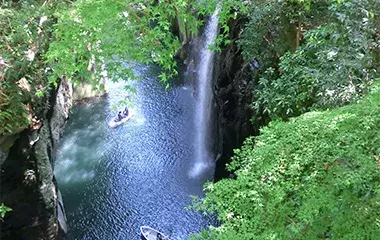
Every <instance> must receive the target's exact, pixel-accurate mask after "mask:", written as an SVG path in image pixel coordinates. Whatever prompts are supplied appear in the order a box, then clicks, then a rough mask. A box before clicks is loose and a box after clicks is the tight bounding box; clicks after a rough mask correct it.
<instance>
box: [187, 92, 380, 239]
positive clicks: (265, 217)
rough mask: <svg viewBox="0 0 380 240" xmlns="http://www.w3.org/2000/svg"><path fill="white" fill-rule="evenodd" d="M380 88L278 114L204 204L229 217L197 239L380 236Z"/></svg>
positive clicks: (237, 153) (201, 203) (250, 140)
mask: <svg viewBox="0 0 380 240" xmlns="http://www.w3.org/2000/svg"><path fill="white" fill-rule="evenodd" d="M379 127H380V91H379V88H377V89H376V91H373V92H372V93H371V94H370V95H369V96H368V97H366V98H364V99H362V100H360V101H359V103H357V104H353V105H349V106H345V107H342V108H339V109H335V110H330V111H325V112H310V113H307V114H304V115H301V116H300V117H297V118H292V119H290V122H280V121H274V122H271V123H270V124H269V126H268V127H265V128H263V129H262V131H261V135H260V136H258V137H256V138H252V137H251V138H248V139H247V140H246V141H245V143H244V145H243V147H242V148H241V149H238V150H235V156H234V157H233V161H232V163H231V164H230V165H229V167H228V168H229V170H231V171H235V174H236V175H237V179H236V180H232V179H225V180H222V181H219V182H217V183H215V184H208V185H207V186H206V187H205V190H206V191H207V193H206V197H205V198H204V199H202V200H199V202H198V203H197V204H196V206H197V209H199V210H201V211H205V212H211V213H217V214H218V220H219V221H220V223H221V225H220V226H219V227H216V228H210V229H209V233H208V234H205V233H202V234H201V235H198V236H196V237H195V238H194V239H223V240H227V239H230V240H232V239H242V240H244V239H247V240H248V239H250V240H254V239H260V240H263V239H323V238H329V239H347V240H348V239H358V240H359V239H377V238H378V236H379V234H380V227H379V221H380V218H379V216H380V178H379V171H380V148H379V146H380V129H379Z"/></svg>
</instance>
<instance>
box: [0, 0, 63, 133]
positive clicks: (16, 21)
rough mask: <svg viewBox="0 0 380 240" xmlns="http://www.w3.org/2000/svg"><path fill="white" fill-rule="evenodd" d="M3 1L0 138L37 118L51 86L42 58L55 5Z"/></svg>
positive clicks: (52, 3) (0, 46)
mask: <svg viewBox="0 0 380 240" xmlns="http://www.w3.org/2000/svg"><path fill="white" fill-rule="evenodd" d="M44 2H45V1H37V0H36V1H18V2H17V3H13V2H6V1H3V2H2V4H1V7H0V70H1V73H0V109H1V111H0V135H3V134H5V133H10V132H14V131H17V130H19V129H23V128H25V127H26V126H27V125H29V124H30V123H31V120H32V117H33V116H37V117H40V115H41V111H42V110H43V106H44V104H45V101H44V99H45V98H43V97H44V96H46V95H47V93H48V92H49V87H50V85H51V84H52V83H55V81H53V82H49V81H48V78H47V75H48V74H49V68H48V66H47V65H46V64H45V59H44V57H43V55H44V53H45V52H46V50H47V48H48V45H49V43H50V41H51V34H52V25H53V23H54V18H53V14H54V10H55V8H56V3H55V2H54V1H49V2H45V3H44Z"/></svg>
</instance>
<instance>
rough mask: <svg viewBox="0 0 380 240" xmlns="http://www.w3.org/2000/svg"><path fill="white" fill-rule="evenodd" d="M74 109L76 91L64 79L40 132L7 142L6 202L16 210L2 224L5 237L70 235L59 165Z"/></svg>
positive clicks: (3, 152) (1, 155) (0, 145)
mask: <svg viewBox="0 0 380 240" xmlns="http://www.w3.org/2000/svg"><path fill="white" fill-rule="evenodd" d="M71 105H72V89H71V87H70V85H69V83H68V82H67V81H66V80H65V79H63V80H62V81H61V83H60V85H59V87H58V89H56V90H55V91H54V92H53V93H52V94H51V95H50V99H49V106H50V107H49V109H47V110H46V112H45V114H44V115H45V117H44V119H43V121H42V122H41V123H42V124H41V125H40V126H39V127H38V128H33V129H32V128H29V129H25V130H23V131H22V132H20V133H18V134H15V135H13V136H8V137H7V138H3V139H2V140H1V142H0V160H1V161H0V163H1V202H4V203H5V205H7V206H8V207H11V208H12V209H13V210H12V211H11V212H8V213H7V214H6V216H5V218H4V221H3V222H0V223H1V235H0V237H1V239H4V240H5V239H28V240H34V239H44V240H50V239H51V240H53V239H54V240H55V239H59V236H60V234H62V233H63V232H65V231H67V226H66V221H65V215H64V209H63V203H62V199H61V198H60V193H59V190H58V187H57V184H56V181H55V178H54V174H53V166H54V162H53V161H54V153H55V151H56V149H57V146H58V142H59V139H60V137H61V135H62V133H63V128H64V125H65V121H66V120H67V118H68V116H69V109H70V107H71Z"/></svg>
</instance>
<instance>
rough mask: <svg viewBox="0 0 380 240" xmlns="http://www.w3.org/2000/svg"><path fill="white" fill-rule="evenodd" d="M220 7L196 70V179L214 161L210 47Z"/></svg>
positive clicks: (193, 173)
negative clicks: (211, 142)
mask: <svg viewBox="0 0 380 240" xmlns="http://www.w3.org/2000/svg"><path fill="white" fill-rule="evenodd" d="M219 10H220V6H219V5H218V7H217V8H216V10H215V12H214V13H213V15H212V16H211V17H210V19H209V21H208V24H207V26H206V28H205V32H204V37H203V46H202V49H201V51H200V54H199V65H198V66H197V68H196V71H197V73H198V74H197V76H198V79H197V80H196V85H197V87H196V89H197V90H198V92H197V106H196V112H195V121H196V122H195V124H196V131H197V132H196V140H195V158H196V159H195V164H194V166H193V168H192V169H191V170H190V177H196V176H198V175H199V174H200V173H201V172H203V171H204V170H205V169H207V168H209V167H210V166H212V165H213V164H214V163H213V160H212V156H211V153H210V149H211V144H210V135H211V134H210V123H211V112H212V109H211V105H212V99H213V93H212V73H213V62H214V55H215V52H214V51H211V50H209V46H210V45H212V44H214V43H215V40H216V37H217V34H218V13H219Z"/></svg>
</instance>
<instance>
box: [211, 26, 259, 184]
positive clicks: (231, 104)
mask: <svg viewBox="0 0 380 240" xmlns="http://www.w3.org/2000/svg"><path fill="white" fill-rule="evenodd" d="M241 27H242V24H241V22H239V21H238V20H235V21H232V22H231V23H230V29H231V33H230V34H231V39H237V37H238V35H239V33H240V31H241ZM215 70H216V71H215V78H216V83H215V90H214V92H215V99H216V103H217V105H218V106H217V109H218V119H217V122H216V123H215V125H218V126H219V128H218V129H219V131H218V134H217V136H216V138H217V139H218V143H219V144H218V145H219V146H218V149H219V154H218V157H217V163H216V170H215V180H216V181H217V180H219V179H221V178H224V177H229V173H228V172H227V171H226V169H225V166H226V163H228V162H229V161H230V158H231V156H232V155H233V149H235V148H238V147H240V146H241V144H242V143H243V141H244V139H245V138H246V137H248V136H250V135H252V134H254V133H255V128H254V126H252V124H251V122H250V119H251V117H252V114H253V110H252V108H251V102H252V101H251V100H252V90H253V85H254V84H253V80H252V79H253V75H254V74H255V73H254V72H252V71H251V70H250V69H249V67H248V64H246V63H244V61H243V57H242V55H241V51H240V49H239V48H238V46H237V44H236V43H235V42H233V43H232V44H230V45H228V46H226V47H224V48H223V49H222V52H221V54H219V55H218V57H217V59H216V61H215Z"/></svg>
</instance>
